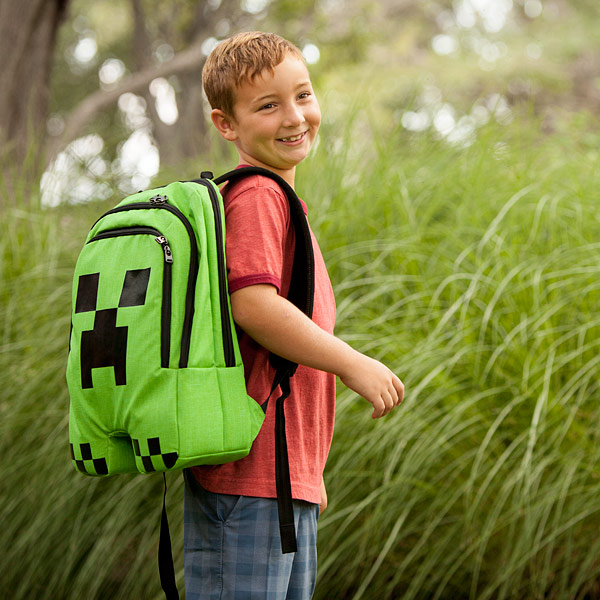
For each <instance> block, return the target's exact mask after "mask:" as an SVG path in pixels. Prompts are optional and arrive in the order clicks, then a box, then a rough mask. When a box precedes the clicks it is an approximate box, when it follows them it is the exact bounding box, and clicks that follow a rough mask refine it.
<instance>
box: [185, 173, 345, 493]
mask: <svg viewBox="0 0 600 600" xmlns="http://www.w3.org/2000/svg"><path fill="white" fill-rule="evenodd" d="M224 204H225V222H226V255H227V271H228V282H229V291H230V293H232V292H235V291H236V290H239V289H241V288H243V287H246V286H249V285H256V284H265V283H266V284H270V285H274V286H275V287H276V288H277V290H278V292H279V293H280V294H281V295H282V296H285V295H286V293H287V291H288V289H289V285H290V278H291V271H292V264H293V256H294V243H295V234H294V228H293V225H292V223H291V220H290V210H289V204H288V200H287V198H286V196H285V194H284V193H283V191H282V190H281V189H280V188H279V186H278V185H277V184H276V183H275V182H274V181H273V180H271V179H269V178H268V177H262V176H260V175H253V176H251V177H247V178H244V179H242V180H241V181H238V182H236V183H235V184H233V185H228V186H227V187H226V189H225V190H224ZM303 206H304V209H305V213H306V205H304V203H303ZM311 236H312V243H313V249H314V254H315V300H314V310H313V321H314V322H315V323H316V324H317V325H319V326H320V327H321V328H322V329H324V330H325V331H327V332H329V333H333V329H334V325H335V299H334V296H333V290H332V288H331V282H330V280H329V276H328V274H327V269H326V268H325V263H324V261H323V256H322V255H321V251H320V249H319V246H318V244H317V241H316V239H315V237H314V235H313V234H312V231H311ZM290 336H293V332H292V331H290ZM238 339H239V344H240V351H241V354H242V359H243V362H244V370H245V377H246V387H247V390H248V394H249V395H250V396H251V397H252V398H254V399H255V400H256V401H257V402H259V403H260V404H262V403H263V402H264V401H265V400H266V399H267V397H268V396H269V392H270V391H271V385H272V384H273V377H274V375H275V371H274V369H273V367H272V366H271V365H270V364H269V352H268V351H267V350H266V349H265V348H263V347H262V346H260V345H259V344H257V343H256V342H255V341H254V340H252V338H250V337H249V336H248V335H247V334H245V333H244V332H243V331H241V330H240V329H239V328H238ZM278 392H279V389H277V390H276V391H275V392H274V393H273V396H272V400H273V401H269V406H268V410H267V414H266V418H265V421H264V423H263V426H262V428H261V430H260V432H259V434H258V437H257V438H256V440H255V441H254V444H253V446H252V449H251V451H250V454H249V455H248V456H246V457H245V458H243V459H241V460H238V461H236V462H232V463H227V464H224V465H216V466H202V467H194V474H195V475H196V478H197V479H198V481H199V482H200V484H201V485H202V486H203V487H204V488H206V489H207V490H209V491H211V492H217V493H222V494H236V495H238V494H239V495H243V496H257V497H262V498H275V497H276V496H277V492H276V489H275V440H274V429H275V404H276V403H275V401H274V400H276V399H277V397H278ZM334 413H335V375H332V374H331V373H326V372H324V371H319V370H316V369H312V368H309V367H305V366H303V365H300V366H299V367H298V370H297V371H296V374H295V375H294V376H293V377H292V379H291V394H290V396H289V398H287V400H285V418H286V434H287V443H288V454H289V462H290V475H291V481H292V496H293V497H294V498H295V499H298V500H306V501H308V502H314V503H317V504H318V503H319V502H320V498H321V493H320V490H321V479H322V476H323V469H324V467H325V461H326V460H327V455H328V453H329V448H330V445H331V438H332V436H333V424H334Z"/></svg>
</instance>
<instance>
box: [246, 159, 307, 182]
mask: <svg viewBox="0 0 600 600" xmlns="http://www.w3.org/2000/svg"><path fill="white" fill-rule="evenodd" d="M239 164H240V166H249V167H262V168H263V169H268V170H269V171H273V173H275V174H276V175H279V177H281V178H282V179H283V180H285V181H286V182H287V183H289V184H290V186H291V187H292V189H294V181H295V175H296V167H292V168H291V169H285V170H281V169H275V168H274V167H271V166H270V165H265V164H262V163H261V162H260V161H257V160H253V161H249V160H247V159H245V158H244V157H242V156H240V163H239Z"/></svg>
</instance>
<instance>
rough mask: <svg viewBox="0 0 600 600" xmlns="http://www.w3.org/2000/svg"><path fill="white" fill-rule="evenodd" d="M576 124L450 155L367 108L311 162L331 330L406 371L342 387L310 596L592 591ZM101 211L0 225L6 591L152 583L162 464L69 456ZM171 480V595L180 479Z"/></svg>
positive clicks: (591, 346)
mask: <svg viewBox="0 0 600 600" xmlns="http://www.w3.org/2000/svg"><path fill="white" fill-rule="evenodd" d="M384 125H386V124H384ZM563 130H564V131H566V132H567V133H566V134H564V135H563V134H561V133H555V134H553V135H552V136H543V135H541V134H540V133H539V126H538V124H537V123H532V122H531V121H528V120H526V119H525V118H522V117H518V116H517V118H515V120H514V122H513V123H512V124H511V125H509V126H505V127H501V126H498V125H497V124H493V123H490V124H488V125H487V126H486V127H484V128H481V129H479V131H478V135H477V138H476V140H475V142H474V143H473V144H471V145H470V146H452V145H449V144H448V143H446V142H444V141H441V140H439V139H436V138H434V137H433V136H432V135H430V134H428V133H422V134H409V133H407V132H406V131H404V130H397V131H391V130H390V128H386V129H385V131H384V132H379V131H378V130H377V129H376V127H375V126H374V125H373V124H372V123H370V122H369V121H366V120H364V115H358V116H357V118H355V119H354V120H353V121H351V122H349V124H348V129H347V131H346V132H341V133H340V132H339V131H336V130H335V128H333V127H325V128H324V135H323V137H322V139H321V141H320V144H319V147H318V148H317V151H316V152H315V154H314V155H313V156H311V158H310V159H309V161H308V163H307V164H306V165H302V166H301V168H300V170H299V174H298V188H299V190H298V191H299V193H300V195H301V196H302V197H304V198H305V199H306V200H307V202H308V204H309V217H310V219H311V222H312V224H313V228H314V229H315V232H316V234H317V237H318V238H319V240H320V243H321V246H322V249H323V253H324V255H325V259H326V261H327V263H328V266H329V270H330V274H331V277H332V280H333V283H334V287H335V291H336V297H337V302H338V334H339V335H340V336H341V337H343V338H344V339H346V340H347V341H349V342H350V343H351V344H352V345H353V346H355V347H356V348H357V349H360V350H362V351H364V352H366V353H368V354H370V355H372V356H374V357H376V358H379V359H381V360H383V361H384V362H386V363H387V364H389V365H390V367H392V368H393V369H394V371H395V372H397V373H398V374H399V376H400V377H401V378H402V379H403V380H404V382H405V384H406V400H405V403H404V405H403V406H402V407H400V408H399V409H397V410H396V411H395V412H394V413H393V414H392V415H390V416H388V417H386V418H384V419H383V420H379V421H371V420H370V419H369V415H370V410H369V409H368V406H367V405H366V404H365V403H364V402H363V401H362V400H360V399H358V398H356V397H355V396H354V395H353V394H352V393H350V392H349V391H348V390H345V389H340V392H339V397H338V411H337V424H336V434H335V437H334V443H333V447H332V451H331V455H330V459H329V462H328V466H327V471H326V476H325V477H326V483H327V487H328V492H329V499H330V506H329V508H328V509H327V511H326V512H325V513H324V514H323V516H322V519H321V521H320V534H319V535H320V541H319V581H318V585H317V592H316V596H315V597H316V598H327V599H330V598H340V599H341V598H355V599H358V598H365V599H369V600H370V599H375V598H376V599H377V600H380V599H386V598H389V599H391V598H394V599H397V598H403V599H404V598H406V599H408V598H427V599H429V598H439V599H455V598H473V599H475V598H477V599H479V598H482V599H483V598H494V599H496V598H522V599H523V600H525V599H529V598H583V597H588V598H595V597H599V592H598V584H597V583H596V582H597V580H598V579H599V577H600V565H599V564H598V562H597V560H596V557H597V556H598V554H599V552H600V542H599V541H598V536H597V534H596V532H597V530H598V527H599V526H600V514H599V513H600V501H599V500H598V499H599V498H600V471H599V469H598V459H599V458H600V456H599V452H600V451H599V448H600V444H599V443H598V442H599V439H598V436H599V433H598V432H599V431H600V427H599V425H600V423H599V415H598V411H597V405H598V393H599V390H598V381H600V366H599V364H600V360H598V342H597V340H598V339H599V334H600V311H599V308H598V307H599V306H600V284H599V283H598V282H599V277H598V274H599V270H600V266H599V265H600V260H598V258H599V252H600V246H599V245H598V242H597V240H598V239H599V235H600V223H599V221H598V219H597V218H596V212H597V211H596V210H595V209H596V206H595V203H596V202H595V199H596V198H597V189H598V184H599V181H598V178H599V175H598V172H597V169H595V167H596V163H597V158H598V156H597V150H596V148H597V144H596V143H594V140H591V139H587V137H586V136H592V137H593V136H594V135H595V134H594V133H593V131H592V130H591V128H590V127H589V121H588V120H587V118H586V117H585V115H583V116H580V117H578V119H574V120H572V121H570V122H569V123H564V127H563ZM584 134H585V135H584ZM365 140H373V142H372V143H371V142H368V141H365ZM107 202H108V201H107ZM105 208H106V205H102V206H100V205H98V204H91V205H87V206H71V207H61V208H58V209H53V210H47V211H39V210H34V209H31V210H12V211H7V212H5V213H4V214H3V215H2V219H1V220H0V228H1V235H0V257H1V258H2V261H1V262H0V385H1V386H2V389H3V395H2V398H1V400H0V418H1V422H2V430H1V433H2V435H1V436H0V451H1V452H2V456H3V459H4V460H3V464H2V473H1V477H0V481H1V484H0V485H1V486H2V487H1V494H2V498H3V501H4V502H3V508H4V513H3V514H4V521H3V523H4V526H3V528H2V530H1V531H0V545H1V546H2V548H4V549H5V550H4V557H5V570H4V575H3V590H4V591H5V593H6V595H7V596H8V597H10V598H13V599H15V600H19V599H24V598H33V597H34V598H39V599H40V600H43V599H45V598H47V599H50V598H51V599H52V600H60V599H71V598H73V599H74V598H86V599H90V600H93V599H95V598H114V599H117V600H118V599H123V600H125V599H127V600H129V599H131V598H160V597H161V593H160V591H159V590H160V588H159V582H158V573H157V569H156V545H157V531H158V522H159V515H160V508H161V506H160V501H161V484H162V482H161V478H160V477H143V476H137V477H126V476H119V477H114V478H110V479H93V478H87V477H84V476H82V475H80V474H78V473H76V472H75V470H74V469H73V467H72V466H71V464H70V457H69V450H68V443H67V409H68V397H67V392H66V385H65V382H64V366H65V360H66V351H67V343H68V333H69V317H68V315H69V304H70V293H71V276H72V270H73V266H74V261H75V258H76V255H77V253H78V250H79V248H80V246H81V243H82V242H83V239H84V238H85V234H86V233H87V230H88V228H89V226H90V225H91V223H93V221H94V220H95V218H96V217H97V216H98V215H99V214H101V212H103V210H104V209H105ZM169 483H170V490H169V496H168V504H169V507H170V520H171V526H172V530H173V533H174V539H175V544H174V550H175V558H176V570H177V577H178V580H179V582H180V588H182V576H183V562H182V480H181V478H180V477H178V476H177V475H173V476H172V477H170V478H169ZM586 594H587V596H586Z"/></svg>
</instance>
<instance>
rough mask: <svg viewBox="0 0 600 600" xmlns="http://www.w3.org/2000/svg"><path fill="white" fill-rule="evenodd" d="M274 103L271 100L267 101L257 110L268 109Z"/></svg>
mask: <svg viewBox="0 0 600 600" xmlns="http://www.w3.org/2000/svg"><path fill="white" fill-rule="evenodd" d="M274 106H275V105H274V104H273V103H272V102H269V103H268V104H263V106H261V107H260V108H259V109H258V110H268V109H269V108H273V107H274Z"/></svg>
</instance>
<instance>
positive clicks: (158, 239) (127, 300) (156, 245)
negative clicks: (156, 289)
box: [75, 226, 173, 369]
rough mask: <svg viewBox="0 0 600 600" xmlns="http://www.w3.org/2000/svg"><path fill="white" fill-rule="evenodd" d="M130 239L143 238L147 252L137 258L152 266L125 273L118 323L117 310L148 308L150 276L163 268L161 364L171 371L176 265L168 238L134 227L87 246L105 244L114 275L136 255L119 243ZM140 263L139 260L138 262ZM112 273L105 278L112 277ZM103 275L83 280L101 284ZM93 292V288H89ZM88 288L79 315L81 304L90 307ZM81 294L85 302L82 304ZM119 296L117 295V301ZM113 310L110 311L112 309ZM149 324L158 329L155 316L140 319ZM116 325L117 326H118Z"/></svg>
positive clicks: (107, 232)
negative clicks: (130, 237) (147, 297)
mask: <svg viewBox="0 0 600 600" xmlns="http://www.w3.org/2000/svg"><path fill="white" fill-rule="evenodd" d="M128 236H140V242H139V243H141V244H143V245H144V246H147V249H146V248H144V249H143V250H145V251H142V252H136V253H135V255H136V256H142V257H143V256H145V257H146V258H147V264H148V266H145V267H144V266H142V265H138V264H136V265H132V266H142V268H132V269H125V275H124V277H122V280H123V285H122V288H121V291H120V294H119V301H118V305H117V307H116V308H114V309H112V310H114V315H115V320H116V310H117V309H121V308H126V307H134V306H144V305H145V304H146V296H147V290H148V286H149V281H150V276H151V271H152V268H157V267H158V269H159V271H160V265H161V264H162V294H161V303H160V305H161V309H160V364H161V367H162V368H165V369H166V368H168V367H169V356H170V348H171V309H172V287H173V284H172V280H173V276H172V265H173V253H172V251H171V247H170V246H169V241H168V240H167V238H166V237H165V236H164V235H163V234H162V233H161V232H160V231H158V230H157V229H154V228H152V227H145V226H131V227H120V228H115V229H108V230H105V231H102V232H100V233H98V234H97V235H95V236H94V237H92V238H91V239H90V240H88V242H87V244H92V243H96V244H98V243H100V242H104V244H103V245H101V248H100V250H96V252H98V251H101V252H103V253H104V252H105V253H106V258H107V259H110V260H111V262H112V271H113V272H114V271H119V270H120V271H122V270H123V265H127V264H128V260H129V259H130V256H132V255H134V253H133V252H130V250H131V247H130V244H127V245H123V244H119V243H118V242H117V243H115V241H116V240H118V239H119V238H125V237H128ZM138 260H139V259H138ZM112 274H113V273H112V272H111V273H110V274H109V275H108V276H107V277H105V278H107V279H108V277H112ZM100 275H101V273H98V274H90V275H83V276H81V277H83V278H85V277H93V276H96V279H97V280H98V279H99V277H100ZM113 279H114V280H116V281H121V277H119V276H118V275H116V274H115V277H113ZM92 285H95V288H96V289H95V294H96V297H97V293H98V289H97V288H98V281H96V282H95V284H92ZM87 287H88V288H89V286H87ZM85 288H86V285H83V288H82V284H81V280H80V289H79V291H78V295H77V301H76V309H75V312H79V311H78V309H77V307H78V306H79V305H80V304H84V305H85V304H89V302H90V300H89V298H86V296H87V295H89V291H86V289H85ZM80 294H81V301H80ZM114 296H115V294H114V293H113V298H114ZM109 310H110V309H109ZM106 317H107V318H112V313H111V314H107V315H106ZM144 320H145V321H147V324H146V326H147V327H148V328H151V327H152V326H153V325H154V323H153V322H154V318H153V316H152V314H151V311H150V314H148V317H147V318H146V319H143V318H142V319H140V318H139V317H138V318H137V319H136V321H138V322H140V321H144ZM115 325H116V323H115Z"/></svg>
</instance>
